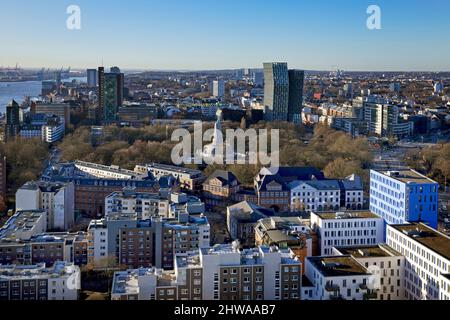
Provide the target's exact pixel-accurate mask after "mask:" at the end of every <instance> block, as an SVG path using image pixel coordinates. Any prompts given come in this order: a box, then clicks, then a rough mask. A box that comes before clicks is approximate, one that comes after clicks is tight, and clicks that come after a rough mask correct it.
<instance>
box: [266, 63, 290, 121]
mask: <svg viewBox="0 0 450 320" xmlns="http://www.w3.org/2000/svg"><path fill="white" fill-rule="evenodd" d="M264 82H265V83H264V106H265V113H266V115H265V118H266V120H268V121H287V120H288V105H289V73H288V67H287V63H285V62H272V63H264Z"/></svg>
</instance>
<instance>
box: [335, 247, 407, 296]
mask: <svg viewBox="0 0 450 320" xmlns="http://www.w3.org/2000/svg"><path fill="white" fill-rule="evenodd" d="M333 254H334V255H337V256H345V255H348V256H351V257H352V258H353V259H355V260H356V261H358V262H359V263H360V264H361V265H363V266H364V267H365V268H366V269H367V270H368V272H370V273H371V274H372V277H371V278H370V281H369V283H368V286H369V287H371V288H373V289H377V290H378V294H377V299H378V300H404V299H405V289H404V276H405V257H404V256H402V255H401V254H400V253H398V252H397V251H395V250H394V249H392V248H391V247H389V246H388V245H386V244H379V245H376V246H355V247H348V248H333Z"/></svg>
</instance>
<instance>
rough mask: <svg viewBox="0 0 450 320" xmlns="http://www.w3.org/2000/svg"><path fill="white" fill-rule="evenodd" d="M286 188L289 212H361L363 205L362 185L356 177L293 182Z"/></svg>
mask: <svg viewBox="0 0 450 320" xmlns="http://www.w3.org/2000/svg"><path fill="white" fill-rule="evenodd" d="M288 188H289V190H290V192H291V210H299V209H303V210H311V211H328V210H339V209H340V208H346V209H348V210H361V209H362V208H363V204H364V196H363V184H362V180H361V178H360V177H359V176H357V175H351V176H348V177H347V178H345V179H339V180H307V181H293V182H291V183H290V184H289V185H288Z"/></svg>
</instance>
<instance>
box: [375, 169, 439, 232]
mask: <svg viewBox="0 0 450 320" xmlns="http://www.w3.org/2000/svg"><path fill="white" fill-rule="evenodd" d="M438 190H439V185H438V183H437V182H435V181H433V180H431V179H429V178H428V177H426V176H424V175H422V174H420V173H418V172H417V171H414V170H402V171H387V172H380V171H375V170H371V171H370V210H371V211H372V212H374V213H376V214H378V215H379V216H381V217H383V218H384V220H385V222H386V223H387V224H404V223H408V222H423V223H426V224H428V225H429V226H430V227H432V228H435V229H436V228H437V226H438Z"/></svg>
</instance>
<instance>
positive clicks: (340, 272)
mask: <svg viewBox="0 0 450 320" xmlns="http://www.w3.org/2000/svg"><path fill="white" fill-rule="evenodd" d="M307 259H308V260H309V261H310V262H311V263H312V264H313V265H314V266H315V268H316V269H317V270H318V271H319V272H320V273H322V275H324V276H325V277H342V276H358V275H367V274H369V273H368V272H367V270H366V268H364V267H363V266H362V265H361V264H359V263H358V262H357V261H356V260H355V259H354V258H352V257H350V256H334V257H308V258H307Z"/></svg>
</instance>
